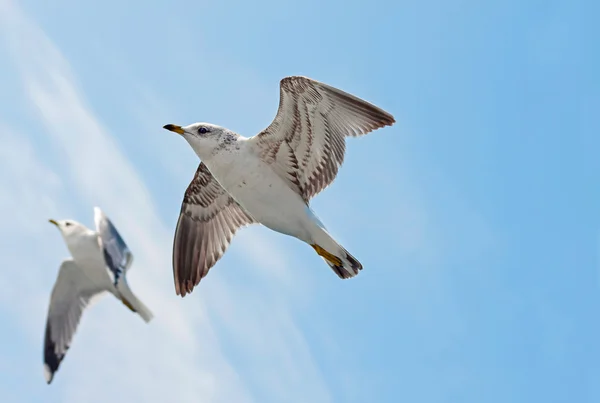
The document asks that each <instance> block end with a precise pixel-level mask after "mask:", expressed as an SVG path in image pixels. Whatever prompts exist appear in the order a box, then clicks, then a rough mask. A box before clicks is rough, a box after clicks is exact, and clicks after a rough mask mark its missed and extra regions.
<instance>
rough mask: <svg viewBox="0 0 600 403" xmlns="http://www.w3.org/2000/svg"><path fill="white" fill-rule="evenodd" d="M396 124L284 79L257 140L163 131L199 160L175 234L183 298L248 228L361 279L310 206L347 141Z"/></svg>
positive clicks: (211, 131) (313, 85) (329, 92)
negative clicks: (274, 235)
mask: <svg viewBox="0 0 600 403" xmlns="http://www.w3.org/2000/svg"><path fill="white" fill-rule="evenodd" d="M394 122H395V121H394V118H393V116H392V115H390V114H389V113H387V112H385V111H383V110H382V109H380V108H378V107H376V106H374V105H372V104H370V103H368V102H366V101H363V100H362V99H360V98H357V97H355V96H353V95H350V94H348V93H346V92H344V91H341V90H339V89H336V88H334V87H331V86H329V85H327V84H323V83H320V82H318V81H315V80H312V79H310V78H306V77H286V78H284V79H283V80H281V83H280V101H279V108H278V111H277V115H276V116H275V119H274V120H273V122H272V123H271V124H270V125H269V127H267V128H266V129H265V130H263V131H262V132H261V133H259V134H258V135H256V136H254V137H251V138H245V137H242V136H240V135H238V134H236V133H233V132H231V131H229V130H227V129H225V128H222V127H219V126H216V125H212V124H208V123H196V124H192V125H189V126H186V127H183V128H182V127H180V126H176V125H166V126H165V129H168V130H171V131H174V132H177V133H179V134H181V135H182V136H183V137H184V138H185V139H186V140H187V141H188V143H189V144H190V145H191V146H192V148H193V149H194V151H195V152H196V154H197V155H198V156H199V157H200V159H201V160H202V163H201V164H200V166H199V167H198V171H197V172H196V175H195V177H194V179H193V181H192V183H191V184H190V185H189V187H188V189H187V191H186V193H185V197H184V201H183V205H182V208H181V213H180V216H179V222H178V224H177V229H176V234H175V241H174V245H173V269H174V274H175V288H176V292H177V294H178V295H181V296H185V295H186V294H187V293H190V292H191V291H192V290H193V288H194V287H195V286H196V285H197V284H198V283H199V282H200V280H201V279H202V278H203V277H204V276H205V275H206V274H207V273H208V271H209V269H210V268H211V267H212V266H213V265H214V264H215V263H216V262H217V261H218V260H219V259H220V258H221V256H222V255H223V254H224V253H225V250H226V249H227V247H228V246H229V243H230V241H231V238H232V237H233V235H234V234H235V233H236V231H237V230H238V229H239V228H241V227H243V226H245V225H248V224H252V223H261V224H263V225H265V226H267V227H269V228H271V229H272V230H274V231H277V232H281V233H283V234H286V235H290V236H294V237H296V238H298V239H300V240H302V241H304V242H306V243H308V244H310V245H311V246H312V247H313V248H314V249H315V250H316V251H317V253H318V254H319V255H320V256H322V257H323V258H324V259H325V261H326V262H327V263H328V264H329V266H330V267H331V268H332V269H333V270H334V271H335V272H336V273H337V274H338V276H339V277H341V278H349V277H353V276H355V275H356V274H358V271H359V270H361V269H362V265H361V264H360V263H359V262H358V261H357V260H356V259H355V258H354V257H353V256H352V255H350V254H349V253H348V252H347V251H346V250H345V249H344V248H343V247H342V246H341V245H339V244H338V243H337V242H336V241H335V240H334V239H333V238H332V237H331V236H330V235H329V234H328V233H327V231H326V230H325V227H324V226H323V224H322V223H321V222H320V221H319V219H318V218H317V217H316V215H315V214H314V213H313V212H312V210H311V209H310V207H309V206H308V203H309V201H310V199H311V198H312V197H314V196H315V195H316V194H318V193H319V192H321V191H322V190H323V189H325V188H326V187H327V186H328V185H329V184H331V183H332V182H333V180H334V179H335V177H336V175H337V172H338V169H339V167H340V166H341V165H342V163H343V161H344V155H345V150H346V143H345V137H347V136H361V135H364V134H366V133H369V132H371V131H373V130H375V129H378V128H381V127H384V126H389V125H392V124H393V123H394Z"/></svg>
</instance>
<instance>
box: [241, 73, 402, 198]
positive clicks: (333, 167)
mask: <svg viewBox="0 0 600 403" xmlns="http://www.w3.org/2000/svg"><path fill="white" fill-rule="evenodd" d="M394 122H395V120H394V117H393V116H392V115H390V114H389V113H387V112H385V111H384V110H382V109H380V108H378V107H376V106H374V105H372V104H370V103H368V102H366V101H364V100H362V99H360V98H357V97H355V96H353V95H350V94H348V93H346V92H344V91H341V90H339V89H337V88H333V87H331V86H329V85H327V84H323V83H320V82H318V81H315V80H312V79H310V78H306V77H298V76H295V77H286V78H284V79H282V80H281V83H280V99H279V109H278V111H277V116H275V119H274V120H273V122H272V123H271V124H270V125H269V127H267V128H266V129H265V130H263V131H262V132H261V133H259V134H258V135H256V136H254V137H252V138H251V139H250V141H251V142H252V143H253V144H254V146H255V147H256V149H257V152H258V154H259V155H260V156H261V158H262V159H263V160H264V161H266V162H267V163H269V164H272V166H273V169H274V170H275V171H276V172H277V173H278V174H279V175H280V176H281V177H282V178H283V179H284V180H287V181H289V182H290V183H292V184H295V188H296V189H297V190H298V191H299V192H300V193H301V194H302V197H303V198H304V201H306V202H308V201H309V200H310V198H311V197H313V196H314V195H316V194H317V193H319V192H320V191H321V190H323V189H325V188H326V187H327V186H328V185H329V184H331V182H333V180H334V179H335V176H336V175H337V172H338V169H339V167H340V166H341V165H342V163H343V161H344V154H345V151H346V142H345V137H346V136H361V135H364V134H367V133H369V132H371V131H373V130H375V129H378V128H381V127H384V126H391V125H392V124H394Z"/></svg>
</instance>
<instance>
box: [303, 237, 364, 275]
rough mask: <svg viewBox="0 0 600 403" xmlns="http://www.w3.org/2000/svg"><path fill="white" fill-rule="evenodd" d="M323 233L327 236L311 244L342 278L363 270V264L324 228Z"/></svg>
mask: <svg viewBox="0 0 600 403" xmlns="http://www.w3.org/2000/svg"><path fill="white" fill-rule="evenodd" d="M323 234H325V235H326V237H322V239H321V240H320V242H317V243H314V244H311V246H312V247H313V248H314V249H315V251H317V253H318V254H319V256H321V257H322V258H323V260H325V262H326V263H327V264H328V265H329V267H331V269H332V270H333V271H334V272H335V274H337V275H338V276H339V277H340V278H342V279H347V278H351V277H354V276H356V275H357V274H358V272H359V271H361V270H362V264H361V263H360V262H359V261H358V260H356V258H355V257H354V256H352V255H351V254H350V253H349V252H348V251H347V250H346V249H344V247H343V246H341V245H340V244H339V243H337V242H336V241H335V240H334V239H333V238H332V237H331V236H330V235H329V234H328V233H327V232H326V231H324V230H323Z"/></svg>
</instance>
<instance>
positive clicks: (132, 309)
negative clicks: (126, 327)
mask: <svg viewBox="0 0 600 403" xmlns="http://www.w3.org/2000/svg"><path fill="white" fill-rule="evenodd" d="M121 302H122V303H123V305H125V306H126V307H127V308H129V309H131V312H137V311H136V310H135V308H134V307H133V306H132V305H131V303H130V302H129V301H127V300H126V299H125V298H123V297H121Z"/></svg>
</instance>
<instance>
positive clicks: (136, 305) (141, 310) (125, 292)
mask: <svg viewBox="0 0 600 403" xmlns="http://www.w3.org/2000/svg"><path fill="white" fill-rule="evenodd" d="M117 289H118V290H119V293H120V294H121V301H122V302H123V304H125V306H127V307H128V308H129V309H131V311H133V312H135V313H137V314H138V315H140V316H141V317H142V319H143V320H144V322H146V323H148V322H150V321H151V320H152V318H153V317H154V315H153V314H152V312H151V311H150V309H148V307H147V306H146V305H144V303H143V302H142V301H140V300H139V299H138V298H137V297H136V296H135V294H134V293H133V292H132V291H131V289H130V288H129V285H127V281H125V278H122V279H121V281H119V282H118V283H117Z"/></svg>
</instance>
